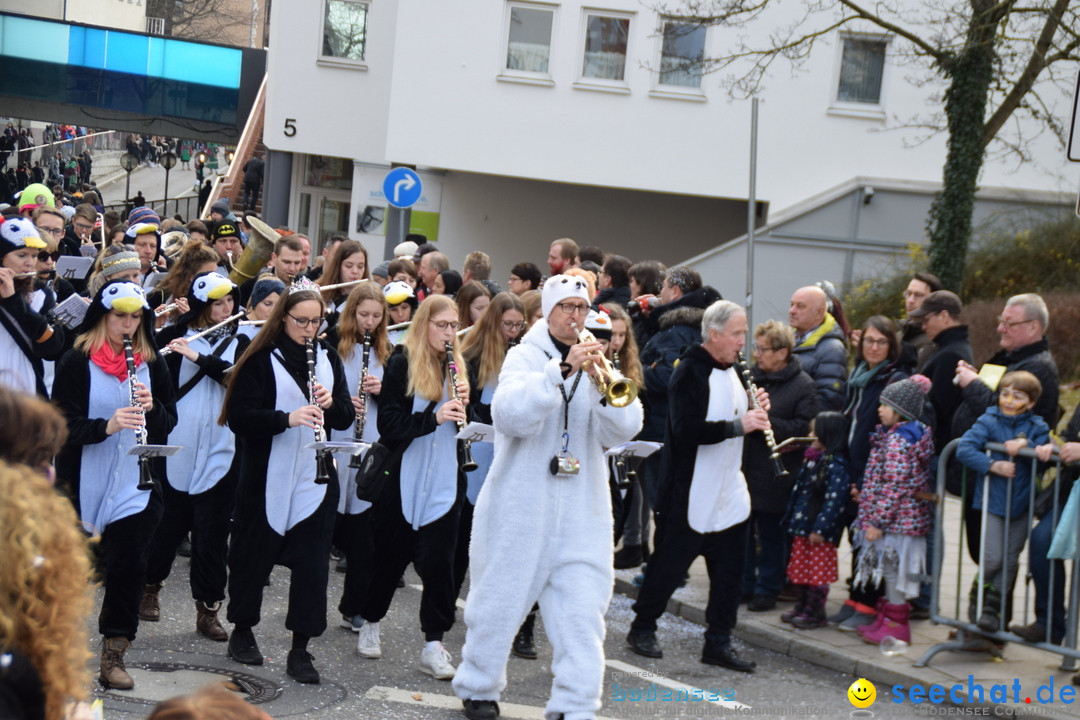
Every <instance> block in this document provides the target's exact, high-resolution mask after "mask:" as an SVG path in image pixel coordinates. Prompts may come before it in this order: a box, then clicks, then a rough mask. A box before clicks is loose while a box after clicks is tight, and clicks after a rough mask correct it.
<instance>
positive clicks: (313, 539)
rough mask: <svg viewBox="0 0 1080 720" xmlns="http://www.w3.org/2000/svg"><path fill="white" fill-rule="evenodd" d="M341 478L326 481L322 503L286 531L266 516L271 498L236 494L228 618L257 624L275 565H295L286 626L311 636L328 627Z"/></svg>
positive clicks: (243, 624) (239, 624) (245, 624)
mask: <svg viewBox="0 0 1080 720" xmlns="http://www.w3.org/2000/svg"><path fill="white" fill-rule="evenodd" d="M339 492H340V491H339V489H338V482H337V478H335V477H331V478H330V482H329V483H328V484H327V485H326V497H325V498H323V501H322V503H321V504H320V505H319V507H318V508H317V509H316V510H315V512H313V513H312V514H311V515H309V516H308V517H306V518H304V519H303V520H301V521H300V522H299V523H297V524H296V525H295V526H293V527H292V528H291V529H289V530H286V531H285V534H284V535H278V534H277V533H276V532H274V530H273V529H272V528H271V527H270V525H269V524H268V523H267V522H266V500H265V496H264V495H260V494H259V493H250V494H249V493H244V492H243V491H242V488H241V490H240V491H238V492H237V496H236V499H237V501H236V512H235V515H234V519H233V532H232V537H231V538H230V543H229V608H228V612H227V613H226V618H227V619H228V621H229V622H231V623H233V624H234V625H236V626H237V627H255V626H256V625H258V624H259V620H260V613H261V610H262V598H263V588H264V587H265V585H266V579H267V578H268V577H270V573H271V571H273V569H274V565H284V566H285V567H287V568H289V569H290V570H291V571H292V575H291V576H290V578H289V610H288V613H287V614H286V615H285V627H286V629H288V630H290V631H291V632H294V633H298V634H300V635H306V636H307V637H318V636H320V635H322V634H323V632H324V631H325V630H326V600H327V597H326V588H327V585H328V583H329V581H330V564H329V558H330V539H331V537H332V535H333V533H334V515H336V514H337V513H336V511H337V501H338V494H339Z"/></svg>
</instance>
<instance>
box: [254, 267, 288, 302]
mask: <svg viewBox="0 0 1080 720" xmlns="http://www.w3.org/2000/svg"><path fill="white" fill-rule="evenodd" d="M274 293H277V294H278V295H284V294H285V283H283V282H281V281H280V280H278V279H277V278H276V277H273V276H272V275H269V276H267V277H261V278H259V279H258V281H256V283H255V286H254V287H253V288H251V298H250V300H249V302H250V303H251V307H255V306H256V305H258V304H259V303H261V302H262V301H263V300H265V299H266V298H268V297H269V296H271V295H273V294H274Z"/></svg>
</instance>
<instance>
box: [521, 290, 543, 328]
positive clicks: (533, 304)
mask: <svg viewBox="0 0 1080 720" xmlns="http://www.w3.org/2000/svg"><path fill="white" fill-rule="evenodd" d="M542 298H543V293H541V292H540V291H539V290H529V291H528V292H526V293H524V294H522V295H521V304H522V305H523V306H524V307H525V322H526V323H528V327H532V326H533V325H534V324H535V323H536V321H537V320H540V319H542V318H543V317H544V309H543V305H541V302H540V301H541V299H542Z"/></svg>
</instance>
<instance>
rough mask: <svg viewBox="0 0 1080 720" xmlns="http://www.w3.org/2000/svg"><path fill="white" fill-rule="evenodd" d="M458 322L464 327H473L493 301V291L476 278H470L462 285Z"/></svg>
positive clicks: (458, 300)
mask: <svg viewBox="0 0 1080 720" xmlns="http://www.w3.org/2000/svg"><path fill="white" fill-rule="evenodd" d="M455 299H456V300H457V306H458V322H460V323H461V327H463V328H471V327H472V326H473V325H475V324H476V323H477V322H478V321H479V320H480V316H481V315H483V314H484V311H485V310H487V308H488V305H489V304H490V303H491V293H490V292H489V291H488V289H487V288H486V287H484V286H483V285H481V284H480V283H479V282H477V281H476V280H470V281H469V282H467V283H465V284H464V285H462V286H461V290H458V294H457V297H456V298H455Z"/></svg>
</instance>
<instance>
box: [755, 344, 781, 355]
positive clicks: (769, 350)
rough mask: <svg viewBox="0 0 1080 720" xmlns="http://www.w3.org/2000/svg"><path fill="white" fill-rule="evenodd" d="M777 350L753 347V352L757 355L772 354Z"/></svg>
mask: <svg viewBox="0 0 1080 720" xmlns="http://www.w3.org/2000/svg"><path fill="white" fill-rule="evenodd" d="M778 349H779V348H774V347H767V346H765V345H754V352H756V353H757V354H758V355H761V354H762V353H767V352H774V351H776V350H778Z"/></svg>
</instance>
